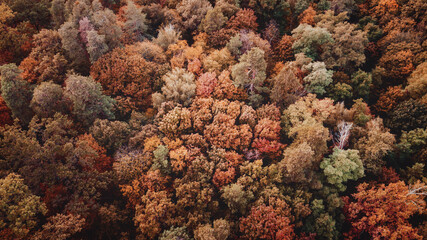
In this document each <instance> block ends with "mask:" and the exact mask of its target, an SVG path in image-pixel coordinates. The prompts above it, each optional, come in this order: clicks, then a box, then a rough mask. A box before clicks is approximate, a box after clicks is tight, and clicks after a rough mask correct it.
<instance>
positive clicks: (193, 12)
mask: <svg viewBox="0 0 427 240" xmlns="http://www.w3.org/2000/svg"><path fill="white" fill-rule="evenodd" d="M211 9H212V5H211V4H210V3H209V2H208V1H206V0H185V1H182V2H180V3H179V4H178V6H177V7H176V10H177V11H178V13H179V14H180V15H181V16H182V18H183V24H184V27H185V29H187V30H188V31H190V32H191V31H193V30H195V29H196V28H197V26H199V24H200V22H201V21H202V20H203V18H204V17H205V15H206V14H207V12H208V11H209V10H211Z"/></svg>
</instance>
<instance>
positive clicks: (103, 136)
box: [89, 119, 130, 152]
mask: <svg viewBox="0 0 427 240" xmlns="http://www.w3.org/2000/svg"><path fill="white" fill-rule="evenodd" d="M89 132H90V133H91V134H92V136H93V137H94V138H95V139H96V141H97V142H98V143H99V144H100V145H101V146H102V147H105V148H106V149H107V150H108V151H109V152H115V151H116V150H117V149H119V148H120V147H121V146H122V145H125V144H126V143H127V140H128V138H129V135H130V127H129V124H128V123H126V122H121V121H109V120H107V119H96V120H95V121H94V123H93V125H92V126H91V127H90V129H89Z"/></svg>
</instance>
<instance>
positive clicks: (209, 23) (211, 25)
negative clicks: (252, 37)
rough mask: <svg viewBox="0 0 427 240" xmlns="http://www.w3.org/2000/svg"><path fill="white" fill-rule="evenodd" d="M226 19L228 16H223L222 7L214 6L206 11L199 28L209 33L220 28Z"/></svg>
mask: <svg viewBox="0 0 427 240" xmlns="http://www.w3.org/2000/svg"><path fill="white" fill-rule="evenodd" d="M227 20H228V18H227V17H226V16H224V14H223V13H222V9H221V8H219V7H215V8H212V9H210V10H209V11H208V12H207V13H206V16H205V18H203V20H202V22H201V23H200V25H199V29H200V30H203V31H204V32H206V33H211V32H213V31H217V30H220V29H221V28H222V27H223V26H224V24H225V23H226V22H227Z"/></svg>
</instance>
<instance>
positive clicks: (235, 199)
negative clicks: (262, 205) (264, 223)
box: [221, 183, 254, 213]
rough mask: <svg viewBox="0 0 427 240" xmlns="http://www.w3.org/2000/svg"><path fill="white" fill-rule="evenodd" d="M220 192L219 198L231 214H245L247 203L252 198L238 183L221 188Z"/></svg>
mask: <svg viewBox="0 0 427 240" xmlns="http://www.w3.org/2000/svg"><path fill="white" fill-rule="evenodd" d="M221 192H222V194H221V197H222V198H223V199H224V201H225V203H226V204H227V206H228V208H229V209H230V210H231V212H233V213H235V212H240V213H245V212H246V208H247V207H248V205H249V202H250V201H251V200H252V198H253V197H254V196H253V194H252V193H251V192H248V191H245V190H244V189H243V186H242V185H240V184H238V183H232V184H230V185H227V186H225V187H223V188H222V189H221Z"/></svg>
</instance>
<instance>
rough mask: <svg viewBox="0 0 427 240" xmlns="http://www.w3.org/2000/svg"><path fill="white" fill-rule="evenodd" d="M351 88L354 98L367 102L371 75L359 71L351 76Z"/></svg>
mask: <svg viewBox="0 0 427 240" xmlns="http://www.w3.org/2000/svg"><path fill="white" fill-rule="evenodd" d="M351 86H352V88H353V96H354V97H356V98H363V99H364V100H365V101H366V100H368V97H369V93H370V90H371V87H372V75H371V74H369V73H367V72H364V71H362V70H360V69H359V70H358V71H357V72H355V73H353V74H352V75H351Z"/></svg>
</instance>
